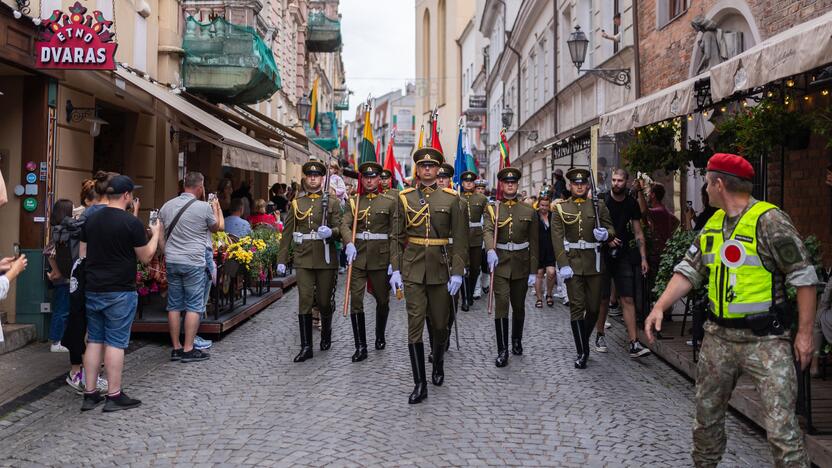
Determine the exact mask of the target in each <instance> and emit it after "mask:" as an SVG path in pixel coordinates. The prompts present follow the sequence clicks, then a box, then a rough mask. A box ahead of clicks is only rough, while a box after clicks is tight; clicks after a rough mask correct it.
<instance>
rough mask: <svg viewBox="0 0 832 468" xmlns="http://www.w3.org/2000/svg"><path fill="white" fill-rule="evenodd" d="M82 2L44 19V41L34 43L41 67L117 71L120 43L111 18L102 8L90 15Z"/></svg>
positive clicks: (42, 34)
mask: <svg viewBox="0 0 832 468" xmlns="http://www.w3.org/2000/svg"><path fill="white" fill-rule="evenodd" d="M86 13H87V9H86V7H84V6H83V5H81V3H80V2H75V5H73V6H71V7H70V8H69V14H65V13H64V12H62V11H61V10H55V11H54V12H52V16H50V17H49V18H47V19H44V20H42V22H41V40H40V41H38V42H36V43H35V50H36V52H37V67H38V68H58V69H64V70H68V69H72V70H115V68H116V62H115V54H116V48H117V47H118V44H116V43H115V42H113V38H114V37H115V34H114V33H113V32H112V31H110V28H111V27H112V25H113V22H112V21H108V20H106V19H104V15H102V14H101V12H100V11H97V10H96V11H93V14H92V15H87V14H86Z"/></svg>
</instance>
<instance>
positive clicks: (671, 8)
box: [656, 0, 690, 28]
mask: <svg viewBox="0 0 832 468" xmlns="http://www.w3.org/2000/svg"><path fill="white" fill-rule="evenodd" d="M656 1H657V5H656V21H657V24H656V26H657V27H659V28H663V27H664V26H666V25H667V24H668V23H670V22H671V21H673V20H674V19H676V18H678V17H679V16H681V15H682V14H684V13H685V12H686V11H687V10H688V7H689V6H690V0H656Z"/></svg>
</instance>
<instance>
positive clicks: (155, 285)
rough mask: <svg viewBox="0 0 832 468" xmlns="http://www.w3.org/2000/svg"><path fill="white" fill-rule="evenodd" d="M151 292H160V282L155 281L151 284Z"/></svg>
mask: <svg viewBox="0 0 832 468" xmlns="http://www.w3.org/2000/svg"><path fill="white" fill-rule="evenodd" d="M150 292H152V293H157V292H159V283H156V282H154V283H153V284H151V285H150Z"/></svg>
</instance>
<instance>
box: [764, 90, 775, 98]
mask: <svg viewBox="0 0 832 468" xmlns="http://www.w3.org/2000/svg"><path fill="white" fill-rule="evenodd" d="M766 95H767V96H768V97H774V92H773V91H769V92H768V93H767V94H766Z"/></svg>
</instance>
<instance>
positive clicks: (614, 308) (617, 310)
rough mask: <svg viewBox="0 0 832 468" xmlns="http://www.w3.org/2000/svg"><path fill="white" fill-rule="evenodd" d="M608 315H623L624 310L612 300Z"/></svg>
mask: <svg viewBox="0 0 832 468" xmlns="http://www.w3.org/2000/svg"><path fill="white" fill-rule="evenodd" d="M608 310H609V312H608V314H609V316H610V317H620V316H622V315H624V311H623V310H621V307H620V306H619V305H618V303H617V302H613V303H611V304H610V305H609V309H608Z"/></svg>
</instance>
